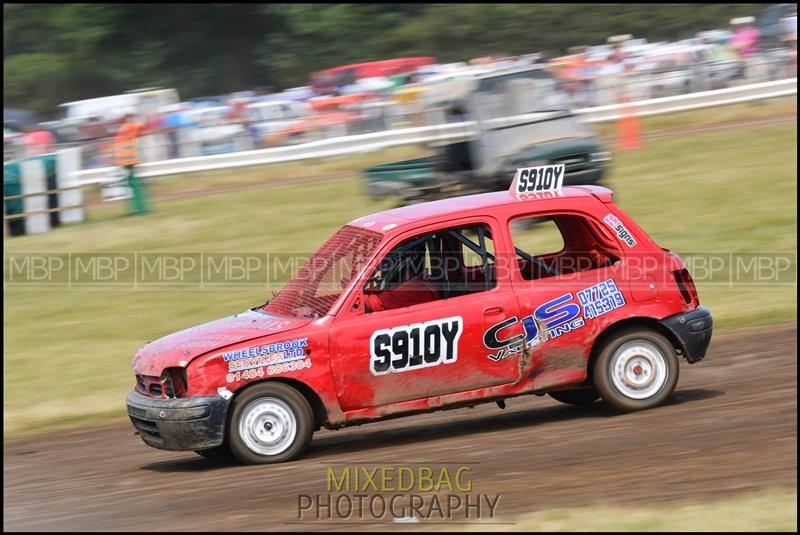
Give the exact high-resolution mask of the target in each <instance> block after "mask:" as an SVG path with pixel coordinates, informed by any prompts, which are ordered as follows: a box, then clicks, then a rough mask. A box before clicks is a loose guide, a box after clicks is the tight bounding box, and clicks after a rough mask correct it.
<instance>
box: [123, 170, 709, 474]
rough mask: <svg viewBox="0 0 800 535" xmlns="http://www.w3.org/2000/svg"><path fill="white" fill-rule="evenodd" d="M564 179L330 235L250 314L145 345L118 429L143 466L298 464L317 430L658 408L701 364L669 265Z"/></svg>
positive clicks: (666, 256)
mask: <svg viewBox="0 0 800 535" xmlns="http://www.w3.org/2000/svg"><path fill="white" fill-rule="evenodd" d="M563 173H564V168H563V166H543V167H535V168H526V169H519V170H518V171H517V175H516V176H515V177H514V181H513V183H512V186H511V189H510V191H502V192H495V193H486V194H481V195H472V196H466V197H458V198H452V199H446V200H440V201H434V202H429V203H424V204H417V205H413V206H406V207H403V208H396V209H393V210H388V211H385V212H381V213H378V214H374V215H370V216H365V217H362V218H359V219H356V220H355V221H352V222H350V223H349V224H347V225H345V226H344V227H342V228H341V229H340V230H339V231H338V232H336V233H335V234H334V235H333V236H332V237H331V238H330V239H329V240H328V241H327V242H325V244H324V245H322V247H321V248H320V249H319V251H317V252H316V253H315V254H314V255H313V256H312V257H311V258H310V259H309V260H308V262H306V263H305V264H304V265H303V267H302V268H300V269H299V270H298V272H297V273H296V274H295V275H294V277H293V278H292V279H291V280H290V281H289V282H288V283H287V284H286V285H285V287H284V288H283V289H282V290H281V291H280V292H279V293H278V294H277V295H276V296H275V297H274V299H272V300H271V301H269V302H267V303H266V304H265V305H262V306H259V307H256V308H253V309H250V310H248V311H246V312H243V313H241V314H237V315H235V316H230V317H227V318H223V319H219V320H216V321H212V322H210V323H206V324H203V325H200V326H197V327H193V328H190V329H187V330H184V331H180V332H178V333H175V334H171V335H169V336H166V337H164V338H162V339H160V340H157V341H155V342H151V343H148V344H146V345H144V346H143V347H142V348H141V349H140V350H139V351H138V352H137V354H136V356H135V357H134V360H133V368H134V371H135V374H136V386H135V389H134V390H133V391H132V392H131V393H130V394H129V395H128V398H127V406H128V414H129V416H130V419H131V421H132V422H133V425H134V427H135V428H136V431H138V433H139V434H140V435H141V437H142V439H143V440H144V441H145V443H147V444H148V445H150V446H153V447H156V448H161V449H167V450H194V451H196V452H198V453H199V454H201V455H204V456H215V455H219V454H227V453H229V452H230V453H233V454H234V455H235V456H236V457H238V458H239V459H240V460H241V461H243V462H245V463H274V462H281V461H286V460H290V459H294V458H297V457H298V456H300V455H301V454H302V453H303V451H304V450H305V449H306V447H307V446H308V444H309V442H310V440H311V435H312V434H313V432H314V431H315V430H318V429H320V428H321V427H326V428H328V429H337V428H341V427H345V426H348V425H352V424H361V423H364V422H369V421H375V420H379V419H382V418H387V417H390V416H397V415H401V414H402V415H408V414H414V413H421V412H427V411H434V410H443V409H450V408H457V407H464V406H472V405H476V404H478V403H484V402H490V401H493V402H497V403H498V405H500V406H501V407H503V406H504V400H505V399H506V398H510V397H514V396H520V395H524V394H537V395H543V394H545V393H547V394H549V395H550V396H552V397H553V398H555V399H557V400H559V401H562V402H564V403H570V404H588V403H592V402H594V401H595V400H597V399H599V398H602V399H603V400H604V401H605V402H606V403H607V404H608V405H610V406H611V407H613V408H615V409H618V410H620V411H634V410H640V409H646V408H649V407H653V406H655V405H658V404H660V403H661V402H663V401H664V400H665V399H666V398H667V397H668V396H669V395H670V394H671V393H672V391H673V390H674V389H675V386H676V383H677V381H678V371H679V366H678V360H679V357H683V358H684V359H686V361H687V362H689V363H694V362H697V361H699V360H700V359H702V358H703V357H704V356H705V353H706V350H707V348H708V344H709V342H710V339H711V330H712V319H711V313H710V312H709V311H708V310H707V309H706V308H704V307H702V306H700V303H699V299H698V295H697V291H696V290H695V286H694V283H693V281H692V278H691V277H690V275H689V273H688V271H687V269H686V266H685V264H684V263H683V261H682V260H681V259H680V258H679V257H678V256H677V255H676V254H674V253H672V252H671V251H669V250H667V249H663V248H661V247H659V246H658V245H657V244H656V243H654V242H653V240H652V239H650V237H648V235H647V234H646V233H645V232H644V231H643V230H642V229H641V228H639V226H638V225H637V224H636V223H635V222H634V221H633V220H632V219H631V218H630V217H628V216H627V215H626V214H625V213H623V212H622V211H621V210H620V209H619V208H618V207H617V206H615V205H614V204H613V203H612V201H611V196H612V192H611V191H610V190H608V189H606V188H602V187H598V186H570V187H564V188H561V181H562V180H563Z"/></svg>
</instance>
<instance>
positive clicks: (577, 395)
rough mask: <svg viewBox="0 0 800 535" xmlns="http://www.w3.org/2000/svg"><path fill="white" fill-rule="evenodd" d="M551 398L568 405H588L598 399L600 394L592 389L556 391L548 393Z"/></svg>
mask: <svg viewBox="0 0 800 535" xmlns="http://www.w3.org/2000/svg"><path fill="white" fill-rule="evenodd" d="M547 395H549V396H550V397H551V398H553V399H554V400H556V401H560V402H561V403H566V404H568V405H588V404H589V403H592V402H594V401H595V400H597V399H599V398H600V394H598V393H597V390H595V389H594V388H582V389H579V390H556V391H554V392H548V393H547Z"/></svg>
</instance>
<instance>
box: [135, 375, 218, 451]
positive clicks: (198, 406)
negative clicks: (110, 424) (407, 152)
mask: <svg viewBox="0 0 800 535" xmlns="http://www.w3.org/2000/svg"><path fill="white" fill-rule="evenodd" d="M126 404H127V406H128V417H130V419H131V423H133V427H134V428H136V431H137V432H138V433H139V435H141V437H142V440H144V442H145V444H147V445H148V446H153V447H154V448H159V449H162V450H178V451H188V450H203V449H208V448H213V447H215V446H219V445H221V444H222V442H223V440H224V439H225V422H226V421H227V415H228V404H229V400H227V399H225V398H223V397H222V396H206V397H189V398H169V399H158V398H150V397H147V396H143V395H141V394H140V393H138V392H137V391H135V390H133V391H131V393H130V394H128V398H127V400H126Z"/></svg>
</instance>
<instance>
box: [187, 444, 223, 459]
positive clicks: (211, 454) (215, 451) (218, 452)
mask: <svg viewBox="0 0 800 535" xmlns="http://www.w3.org/2000/svg"><path fill="white" fill-rule="evenodd" d="M194 452H195V453H196V454H197V455H199V456H200V457H204V458H206V459H214V460H224V459H229V458H230V457H231V450H230V449H229V448H228V446H226V445H225V444H223V445H221V446H217V447H215V448H210V449H207V450H195V451H194Z"/></svg>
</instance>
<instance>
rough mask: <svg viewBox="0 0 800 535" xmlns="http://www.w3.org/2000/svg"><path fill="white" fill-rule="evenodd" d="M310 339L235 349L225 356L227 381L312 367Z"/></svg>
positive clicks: (224, 354) (223, 355)
mask: <svg viewBox="0 0 800 535" xmlns="http://www.w3.org/2000/svg"><path fill="white" fill-rule="evenodd" d="M306 347H308V338H296V339H294V340H288V341H286V342H275V343H272V344H264V345H260V346H253V347H246V348H243V349H236V350H234V351H228V352H226V353H223V354H222V360H223V361H225V362H227V363H228V374H227V376H226V379H227V381H228V382H229V383H235V382H237V381H242V380H249V379H256V378H258V377H264V376H268V375H276V374H279V373H285V372H289V371H298V370H303V369H305V368H310V367H311V359H310V358H307V357H306V352H305V349H306Z"/></svg>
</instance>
